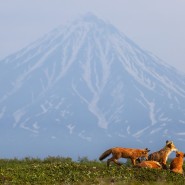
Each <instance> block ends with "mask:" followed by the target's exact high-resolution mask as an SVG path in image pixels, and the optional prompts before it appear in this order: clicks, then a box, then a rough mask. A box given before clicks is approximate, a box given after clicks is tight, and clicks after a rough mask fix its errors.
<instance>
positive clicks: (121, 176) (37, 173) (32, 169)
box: [0, 157, 185, 185]
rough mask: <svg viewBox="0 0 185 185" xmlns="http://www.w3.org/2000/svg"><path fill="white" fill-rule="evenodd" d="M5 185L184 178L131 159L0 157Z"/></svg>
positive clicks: (157, 184) (163, 184) (178, 183)
mask: <svg viewBox="0 0 185 185" xmlns="http://www.w3.org/2000/svg"><path fill="white" fill-rule="evenodd" d="M0 184H2V185H73V184H74V185H81V184H82V185H87V184H89V185H93V184H99V185H108V184H110V185H121V184H123V185H172V184H174V185H184V184H185V178H184V176H182V175H180V174H174V173H171V172H170V171H169V170H157V169H145V168H136V167H133V166H132V165H130V163H129V162H127V163H126V164H124V165H122V166H121V167H118V166H115V165H112V166H110V167H109V168H107V166H106V163H105V162H99V161H96V160H93V161H90V160H88V158H87V157H83V158H79V160H78V161H73V160H72V159H71V158H63V157H48V158H45V159H39V158H24V159H16V158H15V159H0Z"/></svg>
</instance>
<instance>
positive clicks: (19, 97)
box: [0, 13, 185, 158]
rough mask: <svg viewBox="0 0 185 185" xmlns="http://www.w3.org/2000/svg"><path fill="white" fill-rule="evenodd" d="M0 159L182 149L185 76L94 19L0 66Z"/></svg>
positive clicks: (60, 31)
mask: <svg viewBox="0 0 185 185" xmlns="http://www.w3.org/2000/svg"><path fill="white" fill-rule="evenodd" d="M0 86H1V90H0V134H1V141H0V146H1V156H2V157H12V156H14V157H15V156H17V157H21V156H39V157H42V156H47V155H62V156H69V157H72V158H76V157H78V156H88V157H89V158H98V157H99V154H101V153H102V151H104V150H105V149H107V147H113V146H123V147H137V148H138V147H142V148H145V147H148V148H150V150H155V149H158V148H161V147H163V146H164V144H165V141H166V140H168V139H170V140H173V141H174V143H175V144H176V147H177V148H179V149H181V148H182V150H185V147H184V148H183V145H182V143H183V142H184V141H185V130H184V128H185V75H184V74H182V73H180V72H179V71H178V70H176V69H175V68H173V67H171V66H169V65H167V64H166V63H165V62H163V61H162V60H161V59H159V58H158V57H156V56H155V55H153V54H152V53H150V52H148V51H146V50H144V49H142V48H141V47H139V46H138V45H137V44H136V43H134V42H133V41H132V40H130V39H129V38H128V37H127V36H126V35H124V34H123V33H121V32H120V31H119V30H118V29H117V28H116V27H114V26H113V25H112V24H111V23H109V22H107V21H104V20H102V19H99V18H98V17H96V16H95V15H93V14H90V13H88V14H85V15H84V16H82V17H79V18H78V19H76V20H74V21H72V22H69V23H68V24H66V25H65V26H60V27H58V28H56V29H54V30H53V31H51V32H49V33H48V34H46V35H45V36H43V37H42V38H40V39H39V40H37V41H35V42H33V43H31V44H30V45H28V46H27V47H25V48H23V49H22V50H20V51H18V52H16V53H14V54H12V55H10V56H8V57H6V58H5V59H3V60H1V61H0Z"/></svg>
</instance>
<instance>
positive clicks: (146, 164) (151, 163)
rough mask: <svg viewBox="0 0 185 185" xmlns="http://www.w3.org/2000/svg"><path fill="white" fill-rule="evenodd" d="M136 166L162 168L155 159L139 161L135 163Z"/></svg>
mask: <svg viewBox="0 0 185 185" xmlns="http://www.w3.org/2000/svg"><path fill="white" fill-rule="evenodd" d="M136 167H139V168H156V169H162V166H161V164H160V163H159V162H157V161H142V162H141V163H138V164H136Z"/></svg>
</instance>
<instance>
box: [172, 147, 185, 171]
mask: <svg viewBox="0 0 185 185" xmlns="http://www.w3.org/2000/svg"><path fill="white" fill-rule="evenodd" d="M184 157H185V154H184V153H183V152H179V151H177V152H176V157H175V158H174V159H173V160H172V162H171V163H170V171H171V172H175V173H180V174H183V168H182V166H183V162H184Z"/></svg>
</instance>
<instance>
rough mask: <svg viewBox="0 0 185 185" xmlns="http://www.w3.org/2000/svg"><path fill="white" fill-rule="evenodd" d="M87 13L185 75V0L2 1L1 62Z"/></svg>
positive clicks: (0, 18) (0, 16) (0, 8)
mask: <svg viewBox="0 0 185 185" xmlns="http://www.w3.org/2000/svg"><path fill="white" fill-rule="evenodd" d="M87 12H92V13H94V14H95V15H97V16H98V17H100V18H103V19H105V20H108V21H109V22H111V23H112V24H113V25H114V26H116V27H117V28H118V29H119V30H120V31H121V32H123V33H124V34H126V35H127V36H128V37H130V38H131V39H132V40H133V41H135V42H136V43H137V44H138V45H140V46H141V47H142V48H144V49H146V50H149V51H151V52H152V53H154V54H155V55H157V56H158V57H159V58H161V59H163V60H164V61H165V62H166V63H169V64H170V65H173V66H174V67H176V68H178V69H180V70H181V71H183V72H185V0H0V58H1V59H2V58H4V57H5V56H7V55H9V54H11V53H13V52H15V51H18V50H19V49H21V48H23V47H24V46H26V45H27V44H29V43H31V42H33V41H35V40H37V39H38V38H39V37H41V36H43V35H44V34H45V33H47V32H49V31H50V30H52V29H53V28H56V27H57V26H59V25H61V24H65V23H66V21H70V20H73V19H75V17H77V16H79V14H84V13H87Z"/></svg>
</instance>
